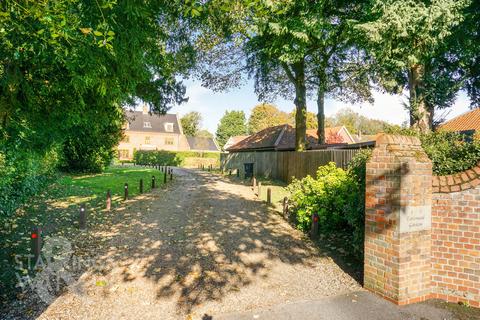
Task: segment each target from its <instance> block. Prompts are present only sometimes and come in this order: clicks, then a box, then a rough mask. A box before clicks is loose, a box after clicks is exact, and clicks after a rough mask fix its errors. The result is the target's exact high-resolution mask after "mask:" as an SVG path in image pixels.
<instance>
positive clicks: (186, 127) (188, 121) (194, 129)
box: [180, 111, 202, 137]
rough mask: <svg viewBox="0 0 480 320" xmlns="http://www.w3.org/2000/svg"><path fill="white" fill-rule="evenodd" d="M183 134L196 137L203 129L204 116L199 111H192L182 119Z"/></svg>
mask: <svg viewBox="0 0 480 320" xmlns="http://www.w3.org/2000/svg"><path fill="white" fill-rule="evenodd" d="M180 123H181V124H182V128H183V133H184V134H185V135H187V136H191V137H194V136H196V135H197V134H198V131H199V130H200V128H201V127H202V115H201V114H200V112H198V111H191V112H189V113H187V114H185V115H184V116H183V117H181V118H180Z"/></svg>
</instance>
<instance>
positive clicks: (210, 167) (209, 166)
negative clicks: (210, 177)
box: [208, 164, 212, 172]
mask: <svg viewBox="0 0 480 320" xmlns="http://www.w3.org/2000/svg"><path fill="white" fill-rule="evenodd" d="M210 171H212V165H211V164H210V165H208V172H210Z"/></svg>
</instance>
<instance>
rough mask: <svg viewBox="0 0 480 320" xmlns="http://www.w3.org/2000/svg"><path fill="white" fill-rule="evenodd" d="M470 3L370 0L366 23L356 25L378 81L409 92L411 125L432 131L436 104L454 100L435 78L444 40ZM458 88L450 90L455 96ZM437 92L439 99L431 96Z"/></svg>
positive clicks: (441, 80) (390, 88) (389, 88)
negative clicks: (364, 39) (362, 37)
mask: <svg viewBox="0 0 480 320" xmlns="http://www.w3.org/2000/svg"><path fill="white" fill-rule="evenodd" d="M468 3H469V1H468V0H465V1H464V0H422V1H415V0H388V1H383V0H382V1H380V0H375V1H373V6H372V7H371V10H370V13H369V16H370V17H371V18H370V20H371V21H369V22H367V23H364V24H362V25H360V26H359V29H360V30H362V31H363V32H364V35H365V37H366V39H367V46H368V48H369V51H370V53H371V54H372V55H373V57H374V59H375V73H376V75H377V76H378V77H377V79H376V80H377V83H379V84H380V85H381V87H382V88H383V89H385V90H386V91H388V92H393V93H399V92H402V91H403V90H404V89H407V90H408V92H409V105H408V109H409V112H410V125H411V127H413V128H415V129H417V130H419V131H422V132H426V131H429V130H431V128H432V125H433V118H434V108H435V105H434V104H437V105H445V104H447V105H448V104H449V103H443V102H442V101H439V99H440V100H441V99H442V98H443V99H446V100H447V101H451V100H452V94H445V92H444V91H442V90H435V89H436V87H443V89H448V88H449V86H448V85H442V83H443V84H444V83H445V81H447V80H449V78H448V77H433V76H432V75H433V74H434V73H435V71H438V70H436V67H437V64H436V59H437V58H438V57H441V56H442V54H443V53H444V52H445V50H448V48H446V47H445V43H446V39H447V38H448V37H449V35H451V33H452V30H453V28H454V27H455V26H457V25H458V24H459V23H460V22H461V21H462V17H463V15H462V12H463V10H464V8H465V7H466V5H467V4H468ZM457 90H458V88H457V89H456V90H455V91H454V92H453V97H454V95H455V93H456V91H457ZM435 93H437V95H435Z"/></svg>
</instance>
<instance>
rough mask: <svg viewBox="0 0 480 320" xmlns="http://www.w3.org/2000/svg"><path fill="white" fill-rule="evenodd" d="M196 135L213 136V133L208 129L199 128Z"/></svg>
mask: <svg viewBox="0 0 480 320" xmlns="http://www.w3.org/2000/svg"><path fill="white" fill-rule="evenodd" d="M196 137H199V138H213V134H212V133H211V132H210V131H208V130H205V129H202V130H199V131H198V132H197V135H196Z"/></svg>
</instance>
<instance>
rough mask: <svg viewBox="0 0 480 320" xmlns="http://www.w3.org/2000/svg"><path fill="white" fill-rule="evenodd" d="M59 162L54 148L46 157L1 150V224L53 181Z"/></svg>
mask: <svg viewBox="0 0 480 320" xmlns="http://www.w3.org/2000/svg"><path fill="white" fill-rule="evenodd" d="M58 161H59V155H58V150H57V149H56V148H52V149H51V150H50V151H48V152H46V153H45V154H39V153H36V152H34V151H30V150H25V151H19V150H14V151H10V150H8V151H7V150H5V149H3V150H1V148H0V225H3V223H4V222H5V221H7V220H8V218H9V217H10V215H11V214H12V213H13V212H14V211H15V210H16V209H17V208H18V207H19V206H20V205H21V204H23V203H24V202H25V201H26V200H27V199H28V198H29V197H31V196H32V195H34V194H37V193H38V192H40V191H41V190H42V189H43V188H44V187H45V186H46V185H47V184H48V183H49V182H50V181H51V180H52V177H53V176H54V174H55V172H56V166H57V164H58ZM0 233H1V232H0Z"/></svg>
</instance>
